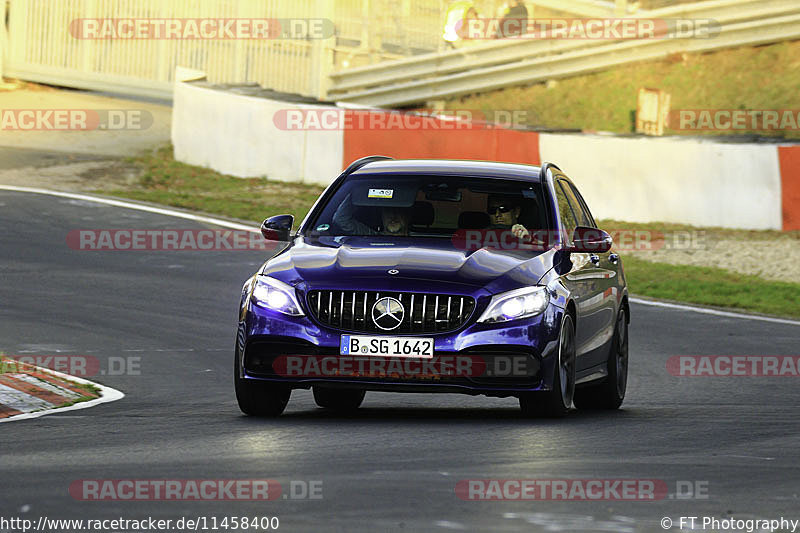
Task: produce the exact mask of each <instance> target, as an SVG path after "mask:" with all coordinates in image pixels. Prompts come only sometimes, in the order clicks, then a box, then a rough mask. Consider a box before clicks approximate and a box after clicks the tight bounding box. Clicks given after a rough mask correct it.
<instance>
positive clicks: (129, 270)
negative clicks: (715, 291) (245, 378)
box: [0, 191, 800, 532]
mask: <svg viewBox="0 0 800 533" xmlns="http://www.w3.org/2000/svg"><path fill="white" fill-rule="evenodd" d="M199 227H203V226H202V225H200V224H198V223H196V222H192V221H188V220H181V219H175V218H171V217H169V216H164V215H158V214H152V213H145V212H140V211H133V210H128V209H123V208H118V207H111V206H105V205H98V204H95V203H91V202H83V201H80V200H74V199H66V198H57V197H51V196H45V195H36V194H28V193H19V192H7V191H0V228H2V233H0V350H2V351H3V352H5V353H6V354H19V353H26V354H84V355H91V356H94V357H97V358H98V359H100V361H101V362H103V364H101V366H104V362H105V361H106V360H107V359H108V358H110V357H117V358H118V357H138V358H141V359H140V360H139V362H140V373H139V375H136V374H133V375H113V376H112V375H105V376H97V377H96V378H93V379H95V380H97V381H100V382H102V383H103V384H106V385H109V386H111V387H114V388H116V389H119V390H121V391H123V392H124V393H125V394H126V397H125V398H124V399H122V400H120V401H117V402H114V403H110V404H104V405H100V406H97V407H93V408H90V409H86V410H81V411H74V412H69V413H64V414H63V415H50V416H44V417H42V418H38V419H34V420H27V421H20V422H12V423H7V424H2V425H0V517H5V518H9V517H15V516H18V517H24V518H28V519H33V520H34V521H35V520H37V519H38V517H39V516H47V517H48V518H84V519H86V518H119V517H122V518H129V519H134V518H145V517H147V516H153V517H159V518H165V519H166V518H170V519H173V520H174V519H177V518H180V517H181V516H186V517H197V516H211V515H216V516H218V517H222V516H226V515H227V516H251V517H252V516H278V517H279V518H280V531H354V530H368V531H450V530H456V531H458V530H482V531H564V532H573V531H574V532H578V531H615V532H616V531H623V532H627V531H630V532H633V531H663V529H662V528H661V525H660V521H661V519H662V517H671V518H672V519H673V520H674V521H675V523H676V525H677V521H678V517H680V516H705V515H708V516H716V517H719V518H723V517H726V516H730V515H733V516H735V517H736V518H755V517H758V518H778V517H781V516H784V517H787V518H794V519H800V496H799V494H800V461H798V459H799V458H800V417H798V416H797V415H798V413H797V411H798V393H797V391H798V386H800V379H798V378H787V377H784V378H715V379H712V378H679V377H673V376H671V375H669V374H668V373H667V371H666V369H665V363H666V360H667V358H669V357H670V356H672V355H687V354H710V355H722V354H731V355H733V354H735V355H761V354H770V355H796V354H798V353H800V326H797V325H791V324H775V323H767V322H758V321H752V320H748V319H742V318H731V317H724V316H723V317H720V316H712V315H704V314H698V313H693V312H690V311H685V310H677V309H663V308H656V307H650V306H644V305H639V304H634V305H633V306H632V317H633V321H632V324H631V330H630V337H631V372H630V381H629V383H630V384H629V390H628V397H627V399H626V401H625V404H624V406H623V409H622V410H620V411H618V412H613V413H584V412H578V411H575V412H573V413H571V414H570V416H568V417H567V418H566V419H563V420H557V421H549V420H526V419H523V418H521V417H520V416H519V411H518V407H517V402H516V401H515V400H513V399H491V398H482V397H469V396H459V395H401V394H387V393H368V394H367V398H366V401H365V404H364V407H363V408H362V409H361V410H360V411H359V412H358V413H357V414H355V415H353V416H349V417H343V416H336V415H332V414H329V413H327V412H324V411H323V410H320V409H318V408H316V407H315V405H314V403H313V400H312V398H311V394H310V392H308V391H300V392H295V393H294V394H293V396H292V400H291V402H290V404H289V407H288V409H287V411H286V413H285V414H284V416H282V417H280V418H278V419H272V420H260V419H254V418H248V417H245V416H243V415H242V414H241V413H240V412H239V410H238V407H237V406H236V402H235V399H234V395H233V384H232V375H231V367H232V347H233V343H234V335H235V327H236V311H237V303H238V297H239V290H240V288H241V284H242V282H243V280H244V279H246V278H247V277H248V276H249V275H250V273H251V272H253V271H254V270H255V269H256V268H257V266H258V265H259V264H261V262H262V261H263V259H264V252H242V251H227V252H226V251H218V252H199V251H198V252H187V251H181V252H146V251H136V252H134V251H129V252H125V251H115V252H89V251H77V250H72V249H70V248H69V247H68V246H67V244H66V235H67V233H68V232H69V231H70V230H71V229H89V228H95V229H99V228H102V229H112V228H140V229H142V228H143V229H165V228H199ZM218 478H224V479H253V478H270V479H275V480H278V481H279V482H281V484H282V485H283V486H284V487H288V484H289V482H290V480H304V481H309V480H321V481H322V486H323V490H322V498H321V499H314V500H290V499H279V500H277V501H271V502H191V501H189V502H175V501H160V502H154V501H145V502H131V501H103V502H93V501H88V502H87V501H76V500H75V499H73V498H72V497H71V496H70V494H69V492H68V487H69V486H70V484H71V483H72V482H73V481H75V480H80V479H218ZM475 478H480V479H485V478H501V479H503V478H515V479H519V478H525V479H534V478H536V479H557V478H583V479H586V478H601V479H606V478H608V479H658V480H663V481H665V482H666V483H667V486H668V487H669V488H670V492H671V494H670V496H668V497H666V498H664V499H663V500H660V501H655V502H636V501H632V502H631V501H629V502H615V501H600V502H587V501H559V502H530V501H528V502H518V501H506V502H497V501H488V502H470V501H462V500H460V499H459V498H457V497H456V494H455V491H454V488H455V485H456V483H457V482H458V481H459V480H465V479H475ZM678 481H688V482H691V483H695V482H699V483H700V487H701V488H702V487H704V486H707V497H706V498H692V499H683V498H679V497H675V491H676V489H677V485H676V483H677V482H678ZM704 484H705V485H704ZM676 530H677V528H676Z"/></svg>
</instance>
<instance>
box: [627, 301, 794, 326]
mask: <svg viewBox="0 0 800 533" xmlns="http://www.w3.org/2000/svg"><path fill="white" fill-rule="evenodd" d="M630 302H631V303H635V304H642V305H652V306H654V307H666V308H668V309H677V310H679V311H692V312H694V313H703V314H705V315H714V316H724V317H728V318H741V319H742V320H760V321H761V322H772V323H774V324H789V325H790V326H800V321H797V320H789V319H787V318H773V317H769V316H759V315H748V314H744V313H731V312H730V311H718V310H717V309H709V308H707V307H694V306H691V305H681V304H673V303H668V302H659V301H655V300H641V299H639V298H630Z"/></svg>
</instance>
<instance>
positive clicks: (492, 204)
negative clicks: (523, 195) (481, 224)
mask: <svg viewBox="0 0 800 533" xmlns="http://www.w3.org/2000/svg"><path fill="white" fill-rule="evenodd" d="M521 211H522V207H521V206H520V203H519V200H518V199H517V198H514V197H513V196H500V195H492V196H490V197H489V204H488V207H487V209H486V212H487V213H488V214H489V219H490V223H491V225H490V226H489V228H490V229H510V230H511V233H512V234H514V236H515V237H517V238H518V239H527V238H529V237H530V232H529V231H528V230H527V229H525V226H523V225H522V224H520V223H519V214H520V212H521Z"/></svg>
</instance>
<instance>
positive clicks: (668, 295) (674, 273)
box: [622, 256, 800, 318]
mask: <svg viewBox="0 0 800 533" xmlns="http://www.w3.org/2000/svg"><path fill="white" fill-rule="evenodd" d="M622 261H623V265H624V267H625V277H626V278H627V280H628V289H629V290H630V292H631V294H635V295H639V296H646V297H650V298H658V299H663V300H673V301H677V302H687V303H694V304H700V305H707V306H712V307H727V308H731V309H739V310H742V311H755V312H757V313H763V314H767V315H776V316H786V317H794V318H800V305H798V302H800V284H798V283H789V282H782V281H767V280H763V279H760V278H757V277H753V276H747V275H744V274H737V273H735V272H730V271H728V270H724V269H721V268H712V267H698V266H687V265H669V264H666V263H651V262H649V261H644V260H642V259H637V258H635V257H631V256H623V258H622Z"/></svg>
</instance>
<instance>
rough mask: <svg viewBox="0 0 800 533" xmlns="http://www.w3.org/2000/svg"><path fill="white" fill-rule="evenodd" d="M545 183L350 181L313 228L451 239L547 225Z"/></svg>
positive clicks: (327, 232)
mask: <svg viewBox="0 0 800 533" xmlns="http://www.w3.org/2000/svg"><path fill="white" fill-rule="evenodd" d="M546 205H547V204H546V202H544V201H543V196H542V192H541V185H540V184H538V183H532V182H528V181H515V180H503V179H487V178H483V179H480V178H461V177H449V176H448V177H440V176H383V175H381V176H358V177H351V178H350V179H348V180H347V181H346V182H345V183H344V184H343V185H342V186H341V187H340V188H339V189H338V190H337V191H336V193H335V194H334V195H333V196H332V197H331V198H330V200H329V201H328V202H327V204H326V205H325V206H324V207H323V208H322V210H321V211H320V213H319V215H318V216H317V217H316V218H315V219H314V220H313V222H312V223H311V225H310V226H309V228H310V229H309V231H308V232H307V233H308V234H309V235H315V236H369V235H387V236H397V237H401V236H422V237H425V236H427V237H452V236H453V235H454V234H455V233H456V232H457V231H459V230H462V229H509V230H510V229H512V228H518V227H520V226H522V227H524V228H525V229H527V230H528V231H535V230H541V229H545V228H546V227H547V216H546V211H545V210H546Z"/></svg>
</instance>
